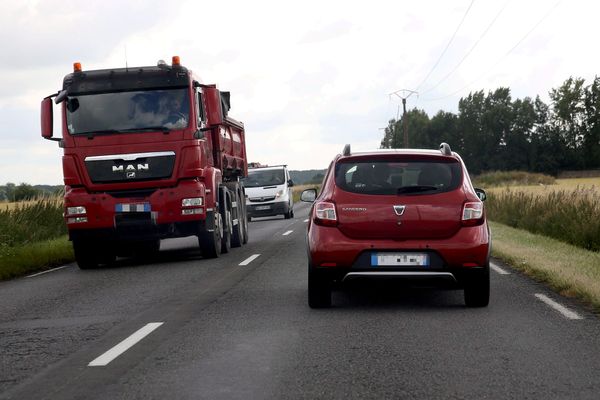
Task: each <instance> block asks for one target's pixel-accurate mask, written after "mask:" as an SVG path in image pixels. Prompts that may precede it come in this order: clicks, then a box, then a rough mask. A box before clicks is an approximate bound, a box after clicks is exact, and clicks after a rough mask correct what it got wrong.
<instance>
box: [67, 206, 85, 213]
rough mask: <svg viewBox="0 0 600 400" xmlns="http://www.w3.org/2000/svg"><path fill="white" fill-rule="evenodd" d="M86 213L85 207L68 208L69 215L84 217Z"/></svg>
mask: <svg viewBox="0 0 600 400" xmlns="http://www.w3.org/2000/svg"><path fill="white" fill-rule="evenodd" d="M86 213H87V211H86V209H85V207H84V206H77V207H67V215H83V214H86Z"/></svg>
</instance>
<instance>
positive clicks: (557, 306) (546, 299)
mask: <svg viewBox="0 0 600 400" xmlns="http://www.w3.org/2000/svg"><path fill="white" fill-rule="evenodd" d="M535 297H537V298H538V299H539V300H541V301H543V302H544V303H546V304H547V305H549V306H550V307H552V308H553V309H554V310H556V311H558V312H559V313H561V314H562V315H563V316H564V317H565V318H568V319H583V317H582V316H581V315H579V314H577V313H576V312H575V311H571V310H569V309H568V308H567V307H565V306H563V305H562V304H559V303H557V302H556V301H554V300H552V299H551V298H550V297H548V296H546V295H544V294H541V293H536V294H535Z"/></svg>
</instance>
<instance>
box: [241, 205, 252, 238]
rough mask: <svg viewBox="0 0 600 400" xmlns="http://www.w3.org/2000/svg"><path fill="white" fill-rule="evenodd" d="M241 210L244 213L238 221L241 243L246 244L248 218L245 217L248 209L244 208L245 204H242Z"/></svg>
mask: <svg viewBox="0 0 600 400" xmlns="http://www.w3.org/2000/svg"><path fill="white" fill-rule="evenodd" d="M242 210H243V213H244V215H242V216H241V217H240V223H241V224H242V243H243V244H246V243H248V221H250V218H249V217H247V213H248V210H246V204H244V206H243V208H242Z"/></svg>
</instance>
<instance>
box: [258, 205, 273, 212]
mask: <svg viewBox="0 0 600 400" xmlns="http://www.w3.org/2000/svg"><path fill="white" fill-rule="evenodd" d="M270 209H271V206H256V211H262V210H270Z"/></svg>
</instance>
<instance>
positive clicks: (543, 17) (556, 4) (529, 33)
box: [423, 0, 562, 101]
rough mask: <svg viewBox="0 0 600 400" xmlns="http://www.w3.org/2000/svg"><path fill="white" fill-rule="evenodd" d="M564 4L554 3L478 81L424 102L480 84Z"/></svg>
mask: <svg viewBox="0 0 600 400" xmlns="http://www.w3.org/2000/svg"><path fill="white" fill-rule="evenodd" d="M561 2H562V0H558V1H557V2H556V3H554V5H553V6H552V7H550V9H548V11H547V12H546V14H544V15H543V16H542V18H540V19H539V20H538V22H537V23H536V24H535V25H534V26H533V27H532V28H531V29H530V30H529V31H527V33H525V35H523V36H522V37H521V39H519V40H518V41H517V43H516V44H515V45H514V46H513V47H511V48H510V50H508V51H507V52H506V53H505V54H504V55H503V56H502V57H500V58H499V59H498V60H497V61H496V62H495V63H494V64H493V65H492V66H491V67H490V68H488V69H487V70H486V71H485V72H484V73H482V74H481V75H479V76H478V77H477V78H476V79H474V80H473V81H471V82H470V83H468V84H467V85H465V86H463V87H461V88H460V89H458V90H456V91H454V92H452V93H450V94H447V95H445V96H441V97H436V98H433V99H428V98H424V99H423V100H424V101H438V100H444V99H447V98H448V97H452V96H455V95H456V94H457V93H460V92H462V91H463V90H465V89H467V88H468V87H470V86H472V85H473V84H474V83H476V82H479V81H480V80H481V79H482V78H483V77H484V76H486V75H488V74H489V73H490V72H492V71H493V70H494V69H495V68H496V67H497V66H498V65H500V63H501V62H502V61H503V60H504V59H505V58H506V57H508V55H509V54H510V53H512V52H513V51H514V50H515V49H516V48H517V47H519V45H521V43H523V42H524V41H525V39H527V37H529V35H531V33H532V32H533V31H535V30H536V29H537V27H538V26H540V24H541V23H542V22H544V20H546V18H548V17H549V16H550V14H552V12H553V11H554V10H555V9H556V7H558V5H559V4H560V3H561Z"/></svg>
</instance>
